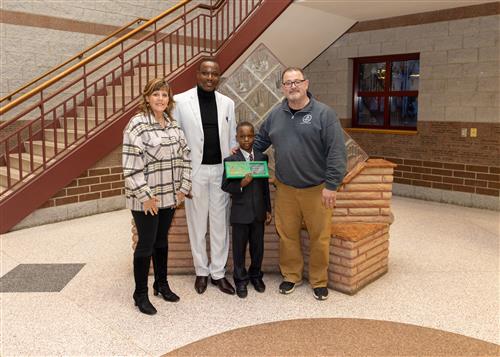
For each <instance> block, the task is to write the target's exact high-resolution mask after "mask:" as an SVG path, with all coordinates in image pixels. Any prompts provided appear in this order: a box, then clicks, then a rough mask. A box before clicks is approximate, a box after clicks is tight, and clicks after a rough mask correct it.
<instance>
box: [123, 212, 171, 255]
mask: <svg viewBox="0 0 500 357" xmlns="http://www.w3.org/2000/svg"><path fill="white" fill-rule="evenodd" d="M174 213H175V208H161V209H159V210H158V214H157V215H155V216H153V215H151V214H145V213H144V212H143V211H132V216H133V217H134V221H135V226H136V228H137V235H138V237H139V239H138V242H137V246H136V248H135V252H134V258H146V257H150V256H151V255H153V249H160V248H166V249H167V250H168V240H167V235H168V230H169V229H170V225H171V224H172V218H173V217H174Z"/></svg>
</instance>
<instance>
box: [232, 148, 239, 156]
mask: <svg viewBox="0 0 500 357" xmlns="http://www.w3.org/2000/svg"><path fill="white" fill-rule="evenodd" d="M239 148H240V147H239V146H235V147H234V148H231V155H234V154H236V152H237V151H238V150H239Z"/></svg>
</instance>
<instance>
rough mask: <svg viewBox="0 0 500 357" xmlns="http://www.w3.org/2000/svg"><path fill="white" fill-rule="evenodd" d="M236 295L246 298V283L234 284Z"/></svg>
mask: <svg viewBox="0 0 500 357" xmlns="http://www.w3.org/2000/svg"><path fill="white" fill-rule="evenodd" d="M236 295H238V297H239V298H242V299H244V298H246V297H247V295H248V289H247V285H246V284H236Z"/></svg>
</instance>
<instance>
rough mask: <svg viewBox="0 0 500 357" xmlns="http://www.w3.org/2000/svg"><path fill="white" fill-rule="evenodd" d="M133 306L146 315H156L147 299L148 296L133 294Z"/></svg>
mask: <svg viewBox="0 0 500 357" xmlns="http://www.w3.org/2000/svg"><path fill="white" fill-rule="evenodd" d="M134 301H135V306H137V307H138V308H139V311H140V312H142V313H143V314H146V315H154V314H156V309H155V307H154V306H153V304H151V302H150V301H149V298H148V294H136V293H134Z"/></svg>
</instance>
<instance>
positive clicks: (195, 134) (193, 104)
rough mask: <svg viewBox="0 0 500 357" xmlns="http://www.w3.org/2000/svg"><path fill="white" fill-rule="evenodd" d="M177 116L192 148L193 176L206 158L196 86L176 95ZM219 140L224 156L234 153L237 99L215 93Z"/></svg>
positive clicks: (174, 112) (175, 108) (175, 110)
mask: <svg viewBox="0 0 500 357" xmlns="http://www.w3.org/2000/svg"><path fill="white" fill-rule="evenodd" d="M174 100H175V107H174V111H173V116H174V119H175V120H177V122H178V123H179V125H180V127H181V128H182V130H183V131H184V135H185V136H186V140H187V144H188V146H189V147H190V149H191V165H192V169H193V172H192V175H193V177H194V176H195V175H196V173H197V172H198V169H199V168H200V165H201V161H202V159H203V141H204V135H203V125H202V123H201V113H200V104H199V102H198V89H197V87H194V88H192V89H190V90H188V91H185V92H183V93H180V94H177V95H175V96H174ZM215 101H216V103H217V118H218V126H219V141H220V151H221V154H222V159H224V158H226V157H228V156H230V155H231V148H233V147H235V146H236V118H235V114H234V101H233V100H232V99H231V98H229V97H226V96H225V95H223V94H221V93H219V92H217V91H216V92H215Z"/></svg>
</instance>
